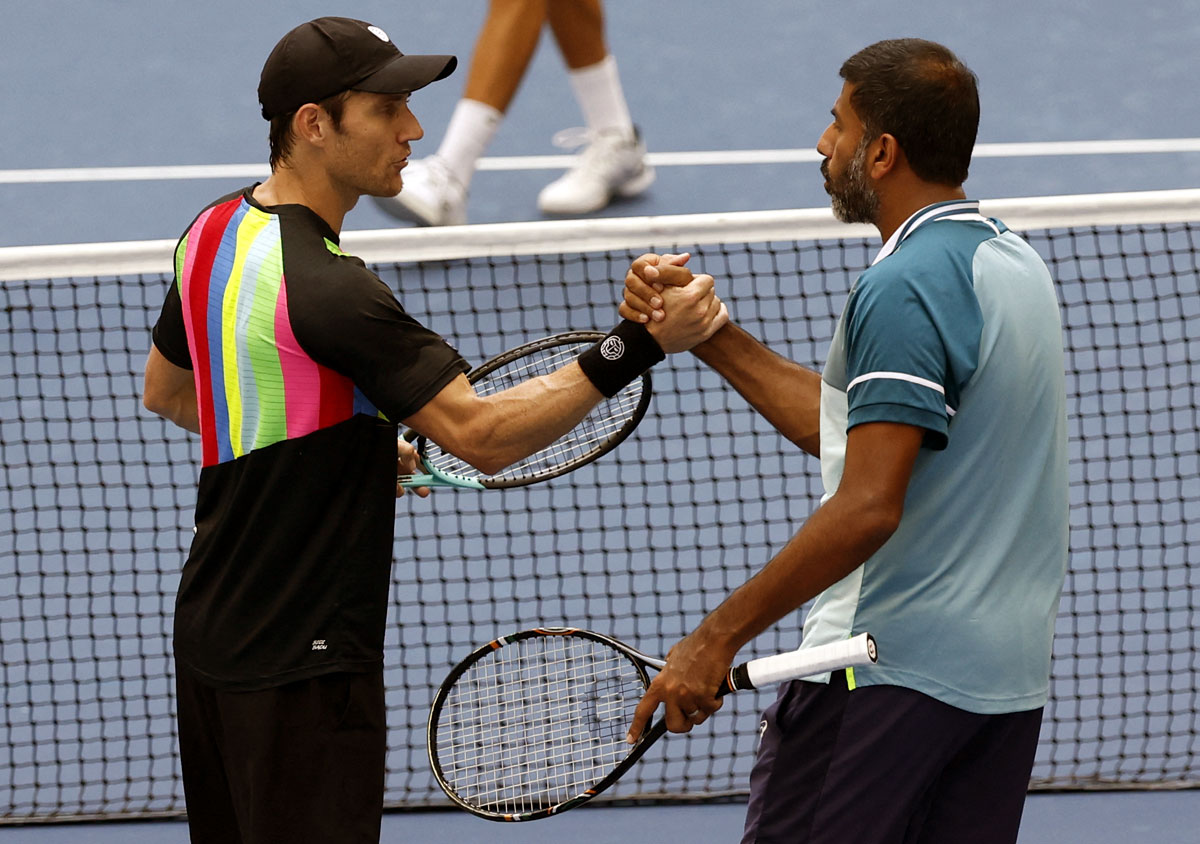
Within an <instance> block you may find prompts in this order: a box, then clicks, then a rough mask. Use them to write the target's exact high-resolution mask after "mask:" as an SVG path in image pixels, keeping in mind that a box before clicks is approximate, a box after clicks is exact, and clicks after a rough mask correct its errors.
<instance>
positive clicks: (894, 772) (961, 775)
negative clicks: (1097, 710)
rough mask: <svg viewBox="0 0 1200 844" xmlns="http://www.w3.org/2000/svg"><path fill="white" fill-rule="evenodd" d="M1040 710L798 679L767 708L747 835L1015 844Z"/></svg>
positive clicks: (872, 842)
mask: <svg viewBox="0 0 1200 844" xmlns="http://www.w3.org/2000/svg"><path fill="white" fill-rule="evenodd" d="M1041 722H1042V710H1041V709H1034V710H1029V711H1026V712H1013V713H1008V714H1004V715H978V714H976V713H972V712H965V711H963V710H961V709H958V708H956V707H953V706H949V705H948V704H945V703H942V702H940V701H937V700H934V699H933V698H931V697H929V696H928V695H924V694H921V693H920V692H916V691H913V690H911V689H904V688H900V687H898V686H864V687H860V688H857V689H855V690H853V691H848V690H847V688H846V678H845V672H841V671H839V672H835V673H834V675H833V679H832V680H831V681H830V683H829V684H828V685H826V684H824V683H811V682H804V681H795V682H792V683H788V684H787V685H785V686H784V687H783V688H782V689H780V693H779V698H778V699H777V700H776V701H775V703H773V704H772V705H771V706H770V707H768V708H767V710H766V712H765V713H764V714H763V721H762V724H761V725H760V731H761V735H762V739H761V743H760V745H759V750H758V758H757V761H756V762H755V765H754V771H753V772H752V773H751V775H750V805H749V808H748V810H747V815H746V831H745V837H744V838H743V839H742V842H743V844H752V842H756V843H757V844H768V842H788V844H845V842H848V841H853V842H855V844H963V842H968V841H969V842H971V844H1012V842H1015V841H1016V840H1017V829H1018V827H1019V826H1020V823H1021V811H1022V809H1023V807H1024V805H1025V793H1026V791H1027V790H1028V788H1029V776H1030V772H1031V771H1032V770H1033V758H1034V753H1035V752H1036V750H1037V740H1038V733H1039V731H1040V728H1041Z"/></svg>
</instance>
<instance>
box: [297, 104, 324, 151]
mask: <svg viewBox="0 0 1200 844" xmlns="http://www.w3.org/2000/svg"><path fill="white" fill-rule="evenodd" d="M326 123H327V118H326V113H325V110H324V109H322V108H321V107H320V106H319V105H317V104H316V103H305V104H304V105H302V106H300V108H298V109H296V114H295V115H294V116H293V117H292V131H293V132H294V133H295V135H296V137H297V138H298V139H299V140H302V141H307V142H308V143H310V144H314V145H317V146H320V145H321V144H322V143H323V141H324V139H325V137H326V135H327V131H328V130H327V125H326Z"/></svg>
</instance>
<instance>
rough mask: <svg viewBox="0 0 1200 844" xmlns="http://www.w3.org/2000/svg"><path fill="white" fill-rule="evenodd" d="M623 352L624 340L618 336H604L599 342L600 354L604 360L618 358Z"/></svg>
mask: <svg viewBox="0 0 1200 844" xmlns="http://www.w3.org/2000/svg"><path fill="white" fill-rule="evenodd" d="M623 354H625V341H623V340H622V339H621V338H620V337H614V336H611V335H610V336H608V337H605V338H604V342H603V343H601V344H600V355H601V356H602V357H603V358H604V359H605V360H620V358H621V356H622V355H623Z"/></svg>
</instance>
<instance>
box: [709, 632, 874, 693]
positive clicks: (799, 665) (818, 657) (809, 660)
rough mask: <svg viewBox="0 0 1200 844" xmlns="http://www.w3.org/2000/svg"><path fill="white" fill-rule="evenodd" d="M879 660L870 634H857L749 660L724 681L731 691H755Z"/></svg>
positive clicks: (732, 671)
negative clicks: (814, 645) (836, 640)
mask: <svg viewBox="0 0 1200 844" xmlns="http://www.w3.org/2000/svg"><path fill="white" fill-rule="evenodd" d="M878 660H879V652H878V650H877V648H876V647H875V638H874V637H873V636H871V634H870V633H859V634H858V635H857V636H855V637H853V638H851V639H846V640H844V641H841V642H830V643H829V644H828V645H818V646H817V647H815V648H801V649H799V650H795V651H789V652H788V653H783V654H775V655H774V656H764V657H762V658H760V659H752V660H750V661H749V662H744V663H742V664H741V665H739V666H737V667H736V668H734V669H732V670H731V671H730V672H729V678H728V679H727V680H726V682H727V683H728V684H729V687H730V689H732V690H733V691H739V690H742V689H758V688H762V687H763V686H770V685H774V684H777V683H782V682H784V681H785V680H798V679H799V678H801V677H811V676H813V675H814V674H824V673H825V672H826V671H835V670H837V669H839V668H849V667H850V666H852V665H867V664H869V663H873V662H877V661H878Z"/></svg>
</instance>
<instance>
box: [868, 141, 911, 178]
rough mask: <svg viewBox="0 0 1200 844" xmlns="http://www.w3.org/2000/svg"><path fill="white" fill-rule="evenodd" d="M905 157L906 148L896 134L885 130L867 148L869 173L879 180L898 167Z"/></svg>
mask: <svg viewBox="0 0 1200 844" xmlns="http://www.w3.org/2000/svg"><path fill="white" fill-rule="evenodd" d="M903 158H904V150H902V149H901V148H900V142H899V141H897V140H896V136H895V135H890V134H888V133H887V132H884V133H883V134H882V135H880V136H879V137H878V138H876V139H875V140H874V141H872V142H871V146H870V147H868V149H867V175H868V176H870V177H871V178H872V179H875V180H879V179H882V178H883V177H884V176H886V175H887V174H888V173H891V172H892V171H893V170H895V169H896V167H897V165H899V164H900V162H901V161H902V160H903Z"/></svg>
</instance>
